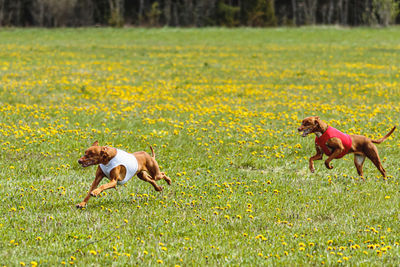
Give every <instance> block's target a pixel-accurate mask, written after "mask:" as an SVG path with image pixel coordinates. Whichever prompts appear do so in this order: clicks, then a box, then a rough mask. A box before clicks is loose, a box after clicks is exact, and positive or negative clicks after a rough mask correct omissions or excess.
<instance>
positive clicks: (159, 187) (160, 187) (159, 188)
mask: <svg viewBox="0 0 400 267" xmlns="http://www.w3.org/2000/svg"><path fill="white" fill-rule="evenodd" d="M154 189H155V190H156V191H158V192H161V191H162V190H163V188H162V186H158V187H154Z"/></svg>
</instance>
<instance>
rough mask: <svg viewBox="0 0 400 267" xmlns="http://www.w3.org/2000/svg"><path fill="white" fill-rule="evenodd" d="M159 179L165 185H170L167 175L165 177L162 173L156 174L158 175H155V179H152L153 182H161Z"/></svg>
mask: <svg viewBox="0 0 400 267" xmlns="http://www.w3.org/2000/svg"><path fill="white" fill-rule="evenodd" d="M161 179H164V180H165V181H166V182H167V184H169V185H171V183H172V181H171V178H169V177H168V176H167V175H165V173H163V172H160V173H158V174H157V175H155V177H154V180H156V181H158V180H161Z"/></svg>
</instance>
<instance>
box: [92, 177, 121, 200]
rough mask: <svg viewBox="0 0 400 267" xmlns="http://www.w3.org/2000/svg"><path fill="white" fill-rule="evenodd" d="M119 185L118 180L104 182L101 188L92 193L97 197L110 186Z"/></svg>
mask: <svg viewBox="0 0 400 267" xmlns="http://www.w3.org/2000/svg"><path fill="white" fill-rule="evenodd" d="M116 186H117V180H116V179H114V180H111V181H110V182H109V183H106V184H103V185H102V186H100V187H99V188H97V189H95V190H93V191H92V192H91V193H90V195H91V196H92V197H97V196H98V195H99V194H100V193H101V192H103V191H104V190H107V189H110V188H116Z"/></svg>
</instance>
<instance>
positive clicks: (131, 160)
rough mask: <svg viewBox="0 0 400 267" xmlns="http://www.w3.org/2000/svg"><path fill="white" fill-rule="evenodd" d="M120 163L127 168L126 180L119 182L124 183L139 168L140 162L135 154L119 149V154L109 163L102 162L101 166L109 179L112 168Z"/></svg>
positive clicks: (119, 182)
mask: <svg viewBox="0 0 400 267" xmlns="http://www.w3.org/2000/svg"><path fill="white" fill-rule="evenodd" d="M119 165H122V166H124V167H125V169H126V175H125V178H124V180H122V181H118V182H117V184H119V185H123V184H124V183H126V182H128V181H129V180H130V179H131V178H132V177H133V176H134V175H135V174H136V172H137V170H138V162H137V159H136V157H135V156H134V155H132V154H129V153H128V152H125V151H123V150H120V149H117V154H116V155H115V157H113V158H112V159H111V160H110V161H109V162H108V163H107V165H104V164H100V165H99V166H100V168H101V170H102V171H103V173H104V174H105V175H106V176H107V177H108V179H110V172H111V170H112V169H114V168H115V167H117V166H119Z"/></svg>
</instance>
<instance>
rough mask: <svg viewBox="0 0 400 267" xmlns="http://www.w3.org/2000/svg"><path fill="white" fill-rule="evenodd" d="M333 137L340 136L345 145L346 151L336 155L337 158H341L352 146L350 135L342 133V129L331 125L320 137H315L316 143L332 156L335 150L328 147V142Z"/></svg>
mask: <svg viewBox="0 0 400 267" xmlns="http://www.w3.org/2000/svg"><path fill="white" fill-rule="evenodd" d="M333 137H337V138H339V139H340V140H341V141H342V144H343V146H344V151H343V152H342V153H341V154H340V155H339V156H337V157H336V158H337V159H340V158H342V157H343V156H344V155H346V154H347V152H348V151H349V150H350V148H351V137H350V135H348V134H345V133H342V132H341V131H339V130H337V129H335V128H333V127H331V126H329V127H328V130H326V131H325V132H324V133H323V134H322V135H321V136H320V137H315V143H316V144H317V145H318V146H319V147H320V148H321V149H322V151H324V153H325V154H326V155H328V156H330V155H331V154H332V152H333V151H332V150H331V149H330V148H328V147H327V145H326V142H327V141H328V140H329V139H331V138H333Z"/></svg>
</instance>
